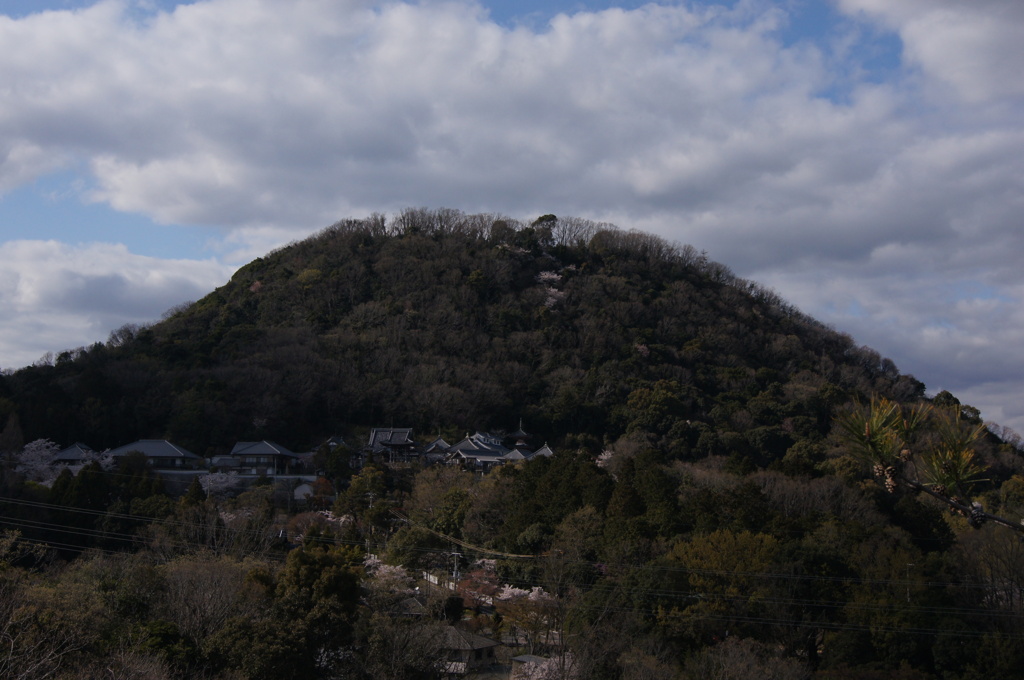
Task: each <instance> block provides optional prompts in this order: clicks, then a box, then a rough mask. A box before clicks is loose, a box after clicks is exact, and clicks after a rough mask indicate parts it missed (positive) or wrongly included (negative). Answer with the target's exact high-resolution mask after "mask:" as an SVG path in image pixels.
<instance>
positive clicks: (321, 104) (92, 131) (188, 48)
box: [0, 0, 1024, 430]
mask: <svg viewBox="0 0 1024 680" xmlns="http://www.w3.org/2000/svg"><path fill="white" fill-rule="evenodd" d="M784 6H785V5H784V3H769V2H754V1H751V2H740V3H733V7H732V8H731V9H729V8H725V7H717V6H711V5H687V4H665V5H659V4H649V5H646V6H644V7H641V8H638V9H635V10H630V11H626V10H622V9H611V10H607V11H602V12H577V13H573V14H560V15H558V16H556V17H555V18H554V19H552V20H551V21H550V22H549V23H548V24H546V25H543V26H536V25H518V26H516V27H514V28H507V27H502V26H499V25H498V24H496V23H494V22H492V21H490V20H489V19H488V15H487V13H486V10H485V9H484V8H483V7H482V6H480V5H477V4H474V3H472V2H442V1H436V2H434V1H429V0H426V1H424V2H421V3H418V4H410V3H405V2H373V1H371V0H296V2H291V3H280V2H278V1H276V0H206V1H204V2H196V3H193V4H190V5H179V6H178V7H177V8H176V9H175V10H174V11H173V12H140V11H138V8H137V7H136V6H135V5H134V4H133V3H130V2H127V0H124V1H117V0H106V1H104V2H100V3H99V4H96V5H94V6H93V7H91V8H88V9H84V10H80V11H76V12H50V13H45V14H39V15H33V16H29V17H26V18H24V19H20V20H17V21H15V20H8V19H3V18H0V44H3V45H4V46H5V49H4V50H3V51H2V53H0V74H2V75H0V92H2V94H3V98H4V107H3V108H2V109H0V191H8V190H10V189H11V188H13V187H16V186H19V185H22V184H24V183H26V182H28V181H31V179H32V178H34V177H39V176H42V175H44V174H46V173H49V172H52V171H53V170H54V168H56V167H85V168H88V170H89V173H90V176H89V180H90V181H89V184H90V187H91V189H90V192H89V194H88V196H89V198H90V200H93V201H97V202H102V203H106V204H109V205H110V206H112V207H114V208H115V209H117V210H121V211H126V212H132V213H138V214H142V215H145V216H148V217H150V218H152V219H155V220H158V221H160V222H163V223H167V224H190V225H207V226H209V227H210V228H212V229H217V230H219V231H218V232H217V233H218V236H217V243H216V246H215V248H214V252H216V253H219V254H220V257H221V259H223V260H227V261H232V262H240V261H243V260H245V259H248V258H250V257H252V256H255V255H258V254H260V253H261V252H263V250H264V249H266V248H269V247H272V246H273V245H277V244H279V243H282V242H286V241H288V240H291V239H293V238H298V237H301V236H302V235H303V234H305V233H309V232H311V231H313V230H315V229H317V228H319V227H321V226H324V225H326V224H330V223H332V222H334V221H335V220H337V219H339V218H342V217H347V216H362V215H366V214H368V213H370V212H374V211H397V210H400V209H401V208H403V207H407V206H420V205H424V206H433V207H438V206H449V207H457V208H461V209H464V210H467V211H476V210H483V211H495V212H502V213H505V214H511V215H517V216H523V217H530V216H535V215H538V214H543V213H548V212H555V213H559V214H573V215H580V216H587V217H592V218H595V219H607V220H610V221H614V222H616V223H618V224H620V225H621V226H623V227H627V228H632V227H636V228H642V229H646V230H650V231H653V232H656V233H659V234H662V235H664V236H666V237H668V238H670V239H674V240H680V241H683V242H688V243H692V244H694V245H695V246H697V247H698V248H702V249H707V250H708V251H709V254H710V256H711V257H712V258H713V259H716V260H718V261H721V262H723V263H725V264H727V265H728V266H730V267H731V268H732V269H733V270H734V271H736V272H737V273H739V274H740V275H742V276H749V277H752V278H756V279H758V280H761V281H763V282H765V283H767V284H768V285H772V286H774V287H775V288H776V289H777V290H778V291H779V292H780V293H781V294H782V295H783V296H784V297H786V298H788V299H790V300H792V301H793V302H794V303H796V304H798V305H799V306H801V308H803V309H804V310H805V311H807V312H808V313H810V314H812V315H814V316H816V317H818V318H821V319H822V320H824V321H826V322H830V323H833V324H834V325H836V326H837V327H839V328H841V329H842V330H846V331H849V332H851V333H852V334H853V335H854V336H855V337H856V338H857V339H858V340H859V341H860V342H864V343H867V344H870V345H872V346H874V347H876V349H878V350H879V351H880V352H881V353H882V354H883V355H888V356H891V357H892V358H893V359H895V360H896V362H897V364H898V365H899V366H900V367H901V368H903V369H904V370H909V371H911V372H913V373H915V374H916V375H917V376H918V377H919V378H920V379H922V380H924V381H925V382H926V383H928V384H929V387H932V386H935V387H936V388H942V387H943V386H953V387H956V388H957V389H961V390H963V391H965V392H969V393H971V394H975V393H977V394H978V395H981V396H980V397H979V398H976V399H975V402H981V401H982V400H983V399H984V400H985V401H984V404H982V403H975V402H972V403H975V405H976V406H979V407H981V408H983V410H985V411H987V410H988V408H987V407H989V406H991V407H992V408H993V410H994V411H995V410H996V409H997V408H998V404H997V401H996V400H997V399H1002V398H1004V397H1005V395H1006V394H1017V395H1018V398H1017V399H1016V401H1017V402H1024V400H1022V399H1021V398H1020V397H1024V385H1021V383H1020V381H1019V379H1016V378H1015V377H1014V376H1019V375H1024V353H1019V352H1017V351H1016V349H1014V348H1015V347H1017V346H1024V344H1022V343H1020V342H1019V340H1020V339H1021V337H1022V336H1024V318H1022V317H1021V315H1020V314H1019V313H1018V312H1017V311H1016V310H1017V309H1018V308H1021V305H1020V302H1021V299H1022V295H1024V290H1022V289H1021V278H1020V274H1019V267H1018V265H1017V261H1018V260H1019V259H1020V255H1021V252H1022V250H1024V243H1022V235H1021V233H1020V229H1019V215H1020V214H1022V210H1021V209H1022V208H1024V123H1022V122H1021V121H1024V116H1022V115H1021V114H1022V106H1024V102H1022V96H1024V80H1021V79H1020V78H1019V72H1020V70H1021V68H1022V67H1024V47H1022V43H1021V42H1020V40H1019V39H1018V36H1019V35H1021V34H1022V33H1024V9H1021V8H1022V7H1024V5H1021V3H1019V2H1018V1H1017V0H982V1H980V2H974V3H969V4H964V3H962V2H960V1H959V0H906V1H905V2H900V3H892V2H884V1H883V0H836V5H835V6H836V7H837V8H838V10H839V11H840V12H841V13H842V16H841V17H840V20H839V22H840V23H839V24H837V25H835V26H832V27H831V28H828V29H826V32H829V33H828V35H827V36H825V37H826V39H815V40H813V41H811V40H807V41H800V40H792V39H787V41H783V39H782V38H781V35H782V29H783V28H784V27H785V25H786V22H787V15H786V14H785V12H784V11H783V9H782V7H784ZM883 39H884V40H892V39H898V41H899V44H900V45H901V48H902V51H901V54H900V58H901V60H902V61H901V62H900V63H897V64H894V65H893V66H892V68H891V69H887V70H884V71H881V72H880V71H877V70H874V71H873V70H872V66H871V63H870V62H871V59H873V58H874V56H875V55H876V54H877V52H878V49H877V48H878V47H879V45H878V44H877V43H876V42H873V41H876V40H883ZM11 247H13V246H10V245H7V246H4V248H5V249H8V250H9V249H10V248H11ZM19 247H27V246H19ZM88 247H89V248H91V247H92V246H88ZM9 256H10V253H9V252H5V253H4V257H5V261H6V259H7V258H8V257H9ZM125 256H126V257H128V255H127V254H126V255H125ZM218 266H219V265H215V264H211V263H203V264H202V265H201V266H199V269H198V270H196V271H193V272H192V273H190V274H188V276H193V277H194V279H192V280H193V281H194V282H195V286H199V285H200V284H202V285H207V282H209V281H212V280H214V279H216V280H217V281H220V280H222V278H220V279H218V278H217V276H220V277H223V274H222V273H221V270H219V269H218ZM168 270H169V271H174V266H173V265H172V266H170V268H169V269H168ZM214 271H216V272H218V273H217V276H214V275H213V273H212V272H214ZM77 275H79V276H83V277H86V278H85V279H74V277H71V278H64V279H61V278H60V277H55V278H54V281H62V282H63V283H64V284H65V285H66V286H68V287H69V288H70V289H73V290H77V291H85V290H87V289H88V288H89V286H92V287H94V288H97V289H100V288H102V289H103V290H117V285H118V280H117V278H116V277H117V276H119V275H121V274H120V273H119V272H118V270H117V269H115V268H114V267H109V268H108V270H107V271H101V272H98V273H95V274H94V273H87V272H81V271H79V272H77ZM105 275H111V276H114V278H112V279H104V278H102V276H105ZM8 276H9V274H8ZM89 277H93V278H89ZM153 285H157V284H153ZM157 287H158V288H159V290H167V288H160V287H159V286H157ZM40 290H42V288H41V287H40ZM979 291H980V292H979ZM40 294H41V293H40ZM83 294H84V293H83ZM120 294H122V295H124V296H127V295H128V293H127V292H122V293H120ZM189 296H194V295H192V294H190V295H189ZM189 296H186V297H189ZM89 297H90V298H91V297H92V296H91V295H90V296H89ZM26 299H27V298H26ZM123 302H124V305H125V307H124V308H125V309H133V310H134V309H141V308H135V307H132V304H134V303H133V301H132V300H131V299H129V298H128V297H125V298H124V300H123ZM33 304H35V305H36V307H34V309H48V308H50V307H46V305H52V306H53V307H52V308H53V309H55V310H57V311H55V312H54V314H57V315H58V316H60V315H62V314H64V313H65V312H64V311H63V310H64V309H65V307H66V306H67V305H69V304H70V302H69V299H68V298H62V297H60V296H59V295H57V294H56V293H54V292H51V293H49V294H48V295H45V296H43V297H40V298H38V300H37V302H36V303H33ZM171 304H173V302H171ZM62 305H64V306H63V307H62ZM27 308H28V307H27V306H26V309H27ZM148 308H149V309H152V308H153V305H149V307H148ZM850 310H856V314H851V313H850ZM132 313H134V312H132ZM23 314H28V312H27V311H25V312H23ZM114 316H116V313H115V312H114V311H113V310H111V312H110V316H103V315H101V314H100V313H99V312H96V313H95V315H94V317H92V318H94V319H95V321H92V322H90V323H93V324H95V325H96V326H95V327H97V328H98V324H101V323H103V322H104V321H103V320H105V319H108V318H110V319H113V317H114ZM34 318H36V319H41V318H42V317H40V316H35V317H34ZM61 318H64V317H61ZM38 323H39V324H40V328H42V327H44V326H45V324H46V323H49V321H46V322H45V323H44V322H43V321H39V322H38ZM121 323H123V321H122V322H121ZM116 325H120V324H119V323H113V324H112V326H116ZM972 376H973V377H972ZM982 384H984V385H985V387H984V388H982V387H978V386H979V385H982ZM953 387H949V388H950V389H953ZM986 394H988V395H998V397H997V396H992V397H991V398H987V397H984V395H986ZM999 412H1001V413H1002V412H1005V413H1007V414H1009V416H1010V417H1011V418H1013V422H1012V423H1009V424H1012V425H1014V426H1016V427H1017V428H1018V429H1021V430H1024V414H1021V413H1016V412H1011V411H1010V410H1009V409H1006V410H1005V411H1003V410H999Z"/></svg>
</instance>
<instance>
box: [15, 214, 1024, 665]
mask: <svg viewBox="0 0 1024 680" xmlns="http://www.w3.org/2000/svg"><path fill="white" fill-rule="evenodd" d="M924 390H925V386H924V385H923V384H922V383H921V382H919V381H918V380H916V379H914V378H913V377H911V376H907V375H901V374H900V373H899V371H898V370H897V368H896V367H895V366H894V365H893V363H892V362H891V361H889V360H886V359H882V358H881V357H880V356H879V355H878V354H877V353H876V352H874V351H872V350H870V349H868V348H864V347H859V346H857V345H856V344H855V343H854V342H853V341H852V340H851V339H850V338H849V337H847V336H845V335H842V334H840V333H837V332H835V331H833V330H831V329H829V328H826V327H824V326H822V325H821V324H820V323H817V322H815V321H814V320H813V319H810V318H808V317H806V316H805V315H803V314H801V313H799V312H798V311H797V310H795V309H793V308H792V307H790V306H789V305H787V304H786V303H784V302H783V301H782V300H780V299H779V298H778V297H777V296H776V295H774V294H773V293H771V292H770V291H766V290H764V289H762V288H760V287H759V286H757V285H755V284H752V283H750V282H746V281H743V280H740V279H738V278H736V277H734V276H732V275H731V274H730V273H729V271H728V270H727V269H726V268H724V267H723V266H721V265H718V264H716V263H713V262H710V261H709V260H707V258H705V257H704V256H703V255H702V254H700V253H698V252H696V251H694V250H693V249H691V248H689V247H685V246H673V245H670V244H667V243H665V242H664V241H662V240H661V239H658V238H656V237H653V236H650V235H646V234H640V233H635V232H623V231H620V230H618V229H615V228H613V227H611V226H608V225H599V224H594V223H590V222H587V221H583V220H576V219H566V218H561V219H559V218H556V217H554V216H551V215H547V216H544V217H542V218H539V219H538V220H536V221H534V222H533V223H530V224H523V223H517V222H515V221H512V220H508V219H503V218H500V217H496V216H488V215H472V216H467V215H463V214H461V213H458V212H456V211H448V210H438V211H429V210H408V211H406V212H404V213H402V214H401V215H398V216H396V217H395V218H394V219H393V220H391V221H390V222H389V221H387V220H385V219H384V218H382V217H380V216H373V217H371V218H368V219H366V220H358V221H346V222H343V223H339V224H337V225H334V226H332V227H330V228H328V229H326V230H324V231H323V232H321V233H320V234H318V235H317V236H315V237H313V238H311V239H308V240H306V241H303V242H301V243H297V244H294V245H291V246H288V247H287V248H284V249H281V250H280V251H277V252H275V253H272V254H270V255H268V256H267V257H265V258H262V259H260V260H257V261H255V262H253V263H251V264H250V265H248V266H246V267H244V268H242V269H241V270H239V271H238V273H237V274H236V275H235V276H234V277H233V279H232V280H231V282H229V283H228V284H227V285H226V286H224V287H223V288H221V289H218V290H217V291H215V292H213V293H211V294H210V295H209V296H207V297H206V298H204V299H203V300H200V301H198V302H195V303H192V304H189V305H185V306H183V307H181V308H179V309H176V310H173V311H172V313H170V314H169V315H168V316H167V318H165V319H164V320H163V321H162V322H160V323H157V324H154V325H153V326H150V327H146V328H122V329H119V330H118V331H116V332H115V333H114V334H112V336H111V339H110V341H109V342H107V343H106V344H98V345H95V346H93V347H91V348H87V349H82V350H78V351H73V352H67V353H64V354H62V355H60V356H58V357H56V358H55V360H54V361H52V362H41V363H40V364H39V365H36V366H33V367H30V368H27V369H23V370H21V371H17V372H14V373H9V374H7V375H4V376H3V378H2V381H0V418H2V419H3V420H2V422H6V427H4V429H3V431H2V433H0V450H2V451H4V452H6V453H7V454H8V455H9V456H13V455H14V454H15V453H16V452H19V451H20V452H21V453H20V455H22V456H25V455H28V453H27V452H29V451H30V450H31V451H36V450H42V449H45V447H40V446H38V445H37V446H34V447H32V446H30V447H24V448H23V444H24V442H25V441H32V440H36V439H39V438H44V437H45V438H49V439H53V440H56V441H60V442H64V443H70V442H72V441H75V440H81V441H85V442H88V443H90V444H91V445H92V446H94V447H96V448H101V447H107V446H114V445H118V444H123V443H125V442H128V441H131V440H134V439H137V438H142V437H161V438H164V437H165V438H169V439H172V440H174V441H175V442H176V443H179V444H182V445H184V446H186V447H187V448H190V449H192V450H194V451H196V452H199V453H203V454H211V453H221V452H224V451H225V450H226V449H228V448H229V447H230V446H231V445H232V444H233V443H234V442H235V441H237V440H252V439H260V438H269V439H274V440H279V441H282V442H285V443H288V444H290V445H291V446H292V447H293V448H296V449H301V448H305V447H308V448H313V447H315V446H316V445H317V444H318V443H319V442H321V441H323V440H324V439H325V438H326V437H327V436H329V435H331V434H336V433H339V432H343V433H344V434H346V435H347V436H350V441H355V440H356V439H355V436H354V435H356V434H358V433H360V432H363V431H365V429H366V428H369V427H371V426H375V425H391V424H394V425H405V426H412V427H414V428H416V429H417V431H419V432H422V433H424V434H426V433H430V434H433V433H436V432H442V433H445V434H446V435H447V436H449V437H456V436H461V433H462V432H464V431H465V430H467V429H481V430H485V429H486V430H495V431H501V430H502V429H506V430H507V429H508V428H512V427H514V426H515V424H516V423H517V422H518V421H519V419H520V418H521V419H522V421H523V423H524V425H525V426H526V428H527V429H528V430H531V431H532V432H534V433H535V434H536V435H538V436H539V437H540V438H543V439H547V440H548V441H549V442H550V443H551V444H552V445H553V446H554V448H555V449H556V450H557V453H556V454H555V455H554V456H552V457H550V458H548V457H538V458H536V459H534V460H530V461H527V462H525V463H522V464H517V465H506V466H504V467H501V468H499V469H497V470H495V471H494V472H492V473H490V474H488V475H485V476H481V475H479V474H474V473H470V472H464V471H462V470H460V469H458V468H454V467H450V466H433V467H428V468H425V469H420V468H417V467H415V466H414V467H395V468H389V467H375V466H367V467H364V468H362V469H361V470H352V469H350V468H349V467H348V461H347V460H346V459H344V458H343V457H342V458H339V459H336V460H335V459H330V458H327V459H325V460H323V461H321V462H323V463H324V467H325V469H327V470H328V474H329V476H330V477H332V479H333V481H334V482H336V483H337V484H338V493H337V497H336V500H335V501H334V503H333V509H334V511H335V513H336V515H337V516H342V515H344V516H345V517H347V518H348V520H347V521H346V522H345V523H341V524H330V523H328V522H326V520H324V519H323V517H322V516H320V515H314V514H313V513H307V514H301V515H295V514H294V513H293V512H291V511H292V507H291V505H290V503H289V502H282V500H281V499H280V498H279V497H278V496H276V495H275V493H274V491H273V489H272V488H270V487H266V486H257V487H255V488H253V489H252V490H250V491H248V492H246V493H245V494H242V495H241V496H239V497H237V498H234V499H229V500H218V499H216V498H207V497H206V495H205V494H204V493H203V490H202V489H201V488H200V487H199V486H198V485H195V486H194V487H193V488H192V489H190V490H189V492H188V493H187V494H185V496H183V497H181V498H179V499H171V498H169V497H168V496H166V495H165V494H163V493H162V491H161V489H160V485H159V482H158V479H157V478H156V477H155V476H154V475H153V473H152V472H151V471H150V470H148V469H147V467H146V465H145V464H144V462H143V461H140V460H138V459H136V458H134V457H131V456H129V457H126V458H125V459H123V460H122V461H121V463H120V467H119V468H118V469H116V470H105V469H103V468H101V467H100V466H98V465H92V466H87V467H85V468H83V469H82V470H81V471H80V472H79V473H78V474H77V475H72V474H70V473H69V472H66V473H63V474H61V475H60V476H59V477H57V478H56V481H53V483H52V484H51V485H49V486H43V485H40V484H35V483H33V482H31V481H30V480H28V479H26V478H25V477H24V476H22V475H20V474H18V473H17V472H16V471H15V468H14V467H13V466H12V465H5V466H3V467H2V468H0V469H2V471H3V477H2V479H0V492H2V498H0V510H2V512H3V517H4V522H5V524H6V526H8V527H12V528H17V529H18V530H19V531H20V532H21V534H20V536H19V537H18V539H19V540H18V541H17V542H14V540H13V537H11V538H9V539H8V540H7V541H6V542H0V636H3V640H4V641H5V643H9V649H10V650H11V652H10V653H9V654H8V656H7V658H6V660H2V659H0V675H3V673H4V672H10V673H13V672H14V671H15V670H18V669H20V670H21V671H23V672H24V674H25V675H24V676H25V677H44V673H51V674H54V673H57V674H59V673H64V676H65V677H90V674H94V675H96V676H99V675H104V676H105V675H106V674H109V675H111V676H114V677H152V678H170V677H209V678H237V677H253V678H256V677H259V678H263V677H283V678H286V677H299V676H301V677H323V678H335V677H337V678H341V677H351V678H397V677H409V678H418V677H422V678H430V677H437V676H438V674H439V673H440V671H441V669H442V668H443V667H444V666H443V664H440V665H439V663H438V659H439V658H442V659H443V654H442V653H441V652H439V650H443V644H442V642H441V641H442V638H443V636H444V634H443V632H441V631H443V626H442V625H441V622H442V621H443V620H444V618H445V617H447V618H449V619H450V620H451V619H463V621H462V623H463V625H472V626H473V627H475V628H477V629H479V630H481V631H483V632H487V633H488V634H490V635H494V636H496V637H501V638H502V639H505V640H508V639H509V637H510V636H512V637H513V638H515V639H517V640H521V641H522V644H523V645H524V646H523V648H522V649H524V650H526V651H530V652H532V653H537V654H544V655H549V656H551V657H552V664H551V665H550V667H548V668H547V669H546V670H545V673H546V675H544V676H543V677H547V678H562V679H564V680H569V679H570V678H577V679H578V678H608V679H622V680H631V679H633V678H637V679H639V678H644V679H655V680H659V679H661V678H665V679H670V678H687V679H690V678H693V679H696V678H749V677H766V678H779V679H787V680H788V679H790V678H792V679H794V680H795V679H797V678H809V677H812V676H813V677H815V678H821V679H828V680H840V679H845V678H854V677H856V678H904V679H906V680H912V679H918V678H921V679H923V678H942V679H943V680H973V679H974V678H983V677H984V678H987V677H1000V678H1020V677H1024V671H1022V670H1021V669H1022V668H1024V645H1022V644H1021V642H1022V638H1024V625H1022V624H1024V619H1022V617H1024V548H1022V546H1024V544H1022V542H1021V540H1020V535H1021V534H1020V532H1018V531H1016V530H1015V527H1014V525H1015V523H1016V522H1015V520H1016V518H1019V517H1021V516H1024V476H1022V472H1024V463H1022V458H1021V455H1020V454H1021V451H1020V448H1019V445H1020V440H1019V438H1016V437H1015V436H1014V435H1013V434H1012V433H1010V432H1008V431H1005V430H1001V429H999V428H995V427H989V428H988V429H986V428H985V427H983V426H982V420H981V414H980V413H978V411H977V410H976V409H973V408H972V407H970V406H968V405H964V404H961V403H960V402H959V401H958V400H957V399H956V398H955V397H954V396H953V395H951V394H949V393H946V392H943V393H940V394H939V395H936V396H935V397H934V398H932V399H926V398H925V392H924ZM993 430H995V431H997V432H998V433H999V434H1000V435H1001V437H997V436H996V434H993ZM538 443H539V442H538ZM975 504H977V505H975ZM980 508H984V510H983V511H982V510H981V509H980ZM997 515H998V516H997ZM1007 518H1009V519H1007ZM990 520H992V521H990ZM995 520H999V521H1002V522H1003V524H999V523H998V522H996V521H995ZM283 536H290V537H292V538H293V539H295V537H296V536H301V539H295V540H298V541H299V544H298V545H297V546H296V545H291V544H287V543H286V542H285V541H284V539H283V538H282V537H283ZM26 545H27V546H33V545H35V546H46V547H47V548H48V549H50V551H49V552H47V551H43V550H42V548H39V550H40V551H39V552H30V553H24V552H20V551H19V546H22V547H24V546H26ZM54 548H56V549H59V552H58V553H54V552H53V551H52V550H53V549H54ZM364 549H369V550H370V551H371V552H373V553H376V554H379V556H380V557H381V558H382V559H383V560H384V562H386V563H389V564H390V565H402V566H404V567H406V568H408V569H409V572H408V573H407V572H405V571H404V570H401V569H396V568H395V567H394V566H392V567H389V566H388V565H387V564H380V563H374V562H373V561H372V560H371V561H365V560H364V555H363V550H364ZM83 551H84V552H83ZM55 555H56V557H59V558H61V559H64V560H67V562H66V563H65V562H60V561H57V562H54V561H53V560H54V559H55ZM371 564H372V565H373V566H368V565H371ZM421 570H425V571H430V572H432V573H434V574H450V573H453V572H458V573H459V578H458V579H457V580H458V581H459V585H458V588H459V590H458V594H459V595H460V596H461V597H462V600H460V601H457V602H455V600H457V598H449V599H448V600H441V601H437V602H434V603H433V605H432V609H431V612H430V614H428V615H425V616H423V617H422V618H410V616H409V615H408V612H407V611H406V610H405V609H404V607H405V606H406V605H405V604H403V602H404V601H405V600H406V599H407V597H408V595H409V594H410V593H412V592H413V591H412V589H411V582H410V581H409V575H410V574H416V573H418V572H419V571H421ZM485 601H486V602H493V603H494V607H493V609H491V608H490V607H485V606H483V605H482V603H483V602H485ZM453 602H454V603H453ZM463 605H466V606H467V608H468V610H471V611H466V612H463V611H462V607H463ZM431 614H432V615H431ZM463 614H465V616H463ZM72 652H73V653H72ZM439 654H440V656H439ZM556 661H557V663H556ZM4 663H6V664H7V665H6V666H4V665H3V664H4ZM33 663H38V667H34V666H33ZM33 673H35V675H33Z"/></svg>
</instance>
